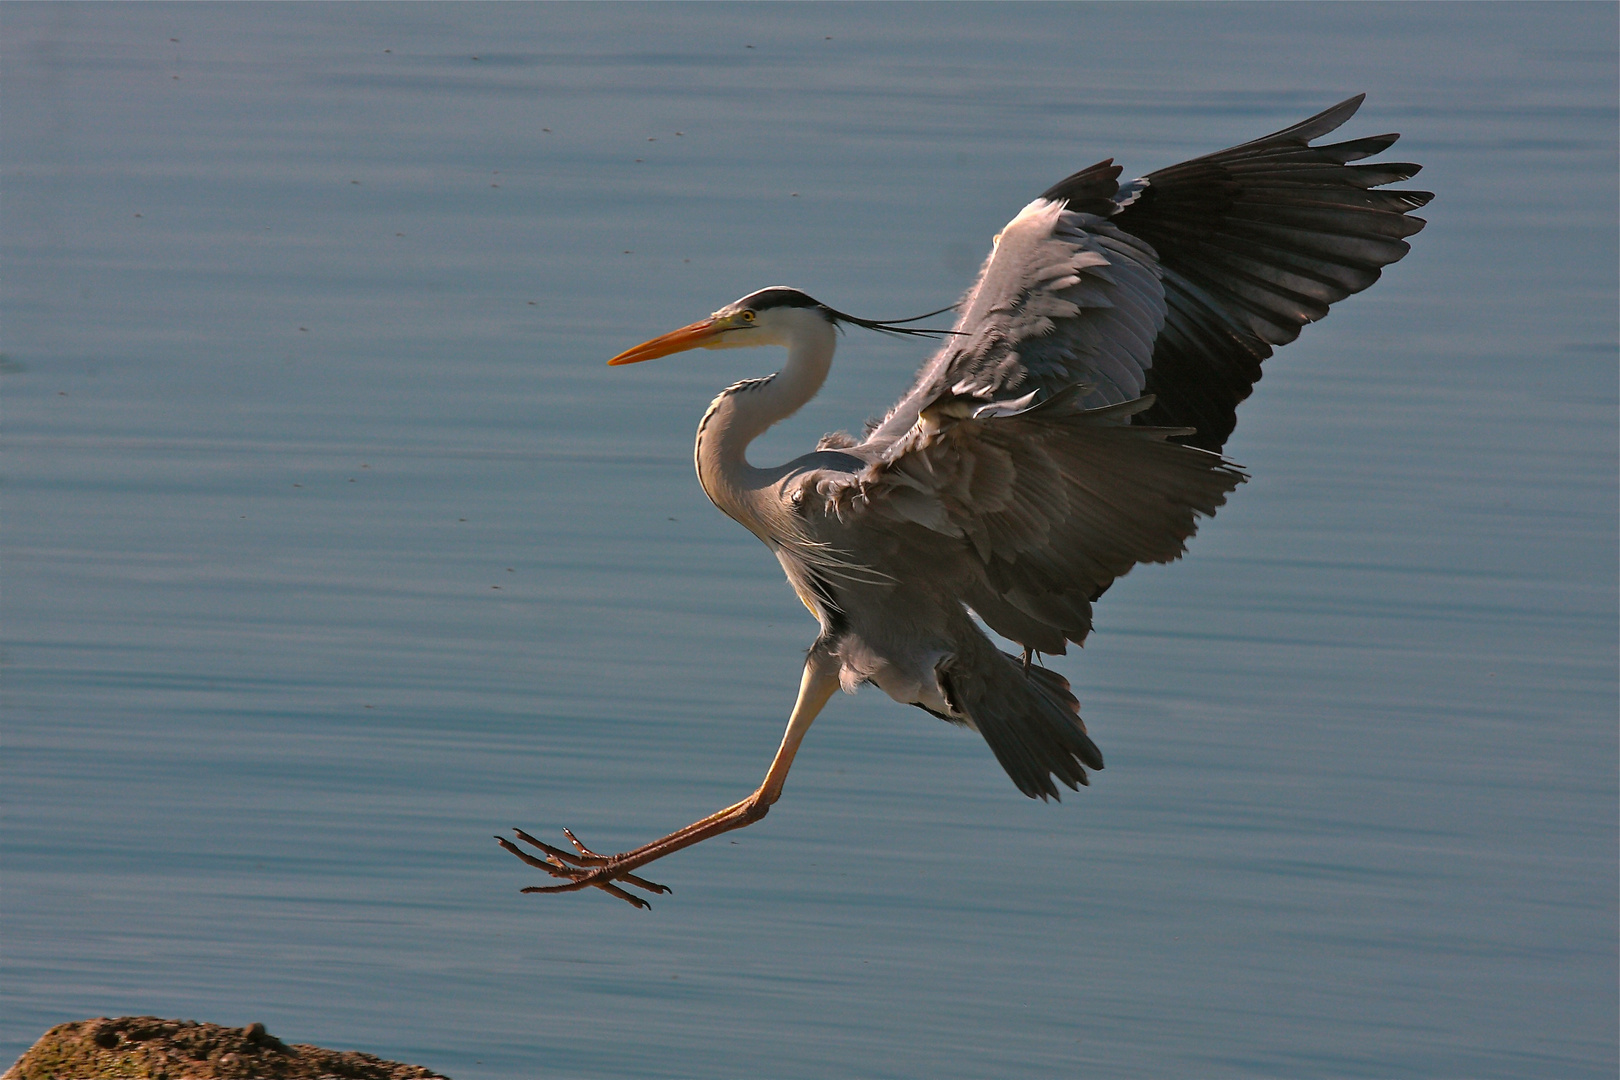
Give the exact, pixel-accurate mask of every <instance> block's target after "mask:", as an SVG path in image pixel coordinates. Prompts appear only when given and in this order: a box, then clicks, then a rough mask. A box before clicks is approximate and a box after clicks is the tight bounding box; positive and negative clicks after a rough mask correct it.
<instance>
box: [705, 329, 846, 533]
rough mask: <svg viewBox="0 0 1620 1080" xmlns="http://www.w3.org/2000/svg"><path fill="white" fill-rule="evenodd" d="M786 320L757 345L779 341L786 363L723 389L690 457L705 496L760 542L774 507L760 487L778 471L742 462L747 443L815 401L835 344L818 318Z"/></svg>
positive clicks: (774, 478) (832, 334)
mask: <svg viewBox="0 0 1620 1080" xmlns="http://www.w3.org/2000/svg"><path fill="white" fill-rule="evenodd" d="M784 315H785V317H784V318H783V319H782V322H783V323H784V326H783V330H782V331H781V333H780V334H778V335H775V337H776V339H777V340H766V341H761V342H759V344H785V345H786V346H787V349H788V356H787V363H786V364H783V365H782V370H781V371H779V372H777V373H776V374H775V375H769V376H767V377H765V378H763V379H746V380H744V381H743V382H740V383H737V384H735V385H734V386H729V387H727V388H726V389H725V390H722V391H721V392H720V396H719V397H717V398H715V399H714V401H713V402H711V403H710V405H709V411H708V412H706V413H704V414H703V419H702V421H701V422H699V424H698V432H697V445H696V446H695V447H693V452H692V454H693V459H694V461H695V463H696V465H697V474H698V482H699V483H701V484H702V485H703V490H704V492H705V493H707V494H708V496H709V498H710V499H711V500H712V501H713V502H714V504H715V505H716V506H718V507H719V508H720V509H721V510H723V511H725V512H726V514H727V515H728V516H729V517H731V518H732V519H733V520H735V521H737V522H738V523H740V524H741V525H743V526H744V527H746V528H747V529H748V530H749V531H750V532H752V533H753V534H754V535H755V536H758V537H759V538H760V539H761V540H764V541H765V542H766V543H770V542H771V537H770V528H769V525H768V520H769V518H770V516H771V514H770V512H769V511H770V510H771V509H774V508H776V503H775V500H774V499H768V498H766V494H765V489H766V488H768V487H770V486H771V485H773V484H775V483H776V481H777V480H778V479H780V477H781V474H782V470H781V469H780V468H777V469H756V468H754V467H753V466H752V465H750V464H748V456H747V455H748V444H749V443H751V442H753V441H754V440H755V439H757V438H759V436H760V435H762V434H764V433H765V431H766V430H767V429H768V428H770V426H771V425H772V424H774V423H776V422H777V421H778V420H785V419H786V418H787V417H789V416H792V415H793V414H794V413H796V412H798V411H799V409H800V408H801V407H802V406H803V405H804V404H805V402H807V401H809V400H810V399H811V398H813V397H815V396H816V392H817V391H819V390H820V389H821V385H822V383H824V382H826V381H827V372H828V371H830V370H831V368H832V358H833V349H834V348H835V347H836V345H837V333H836V331H835V330H834V329H833V326H832V324H831V323H829V322H828V321H827V320H826V318H824V317H823V316H821V315H820V314H819V313H817V312H814V311H812V310H809V309H796V310H792V311H791V312H789V313H784Z"/></svg>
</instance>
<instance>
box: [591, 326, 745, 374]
mask: <svg viewBox="0 0 1620 1080" xmlns="http://www.w3.org/2000/svg"><path fill="white" fill-rule="evenodd" d="M724 329H726V326H725V324H724V323H723V322H721V321H720V320H718V319H714V318H708V319H704V320H703V321H702V322H695V323H693V324H692V325H690V326H683V327H681V328H680V329H679V330H671V331H670V332H669V333H667V334H663V335H661V336H659V337H655V338H653V339H652V340H651V341H643V342H642V343H641V344H640V345H637V346H636V347H635V348H633V349H626V350H624V352H622V353H620V354H619V355H618V356H615V357H614V358H613V359H611V360H609V361H608V363H609V364H610V365H612V366H613V367H618V366H619V365H620V364H639V363H641V362H642V361H643V360H656V359H658V358H659V357H660V356H668V355H669V354H670V353H678V352H685V351H686V350H687V349H695V348H697V347H698V346H700V345H702V344H703V343H704V342H705V341H707V340H709V339H710V338H712V337H715V336H716V335H718V334H719V333H720V332H721V331H722V330H724Z"/></svg>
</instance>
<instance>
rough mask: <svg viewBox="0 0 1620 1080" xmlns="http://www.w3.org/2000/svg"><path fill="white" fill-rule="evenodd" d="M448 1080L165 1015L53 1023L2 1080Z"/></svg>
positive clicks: (253, 1029)
mask: <svg viewBox="0 0 1620 1080" xmlns="http://www.w3.org/2000/svg"><path fill="white" fill-rule="evenodd" d="M98 1077H119V1078H127V1080H328V1078H330V1080H447V1078H446V1077H444V1076H441V1075H440V1074H439V1073H436V1072H434V1071H432V1070H431V1069H424V1068H422V1066H420V1065H404V1064H401V1063H400V1062H397V1061H384V1060H383V1059H382V1058H380V1057H376V1056H374V1055H372V1054H362V1053H360V1052H359V1051H357V1050H323V1049H322V1048H321V1047H319V1046H306V1045H304V1044H302V1043H293V1044H292V1045H291V1046H289V1045H287V1044H286V1043H284V1042H282V1041H281V1040H280V1039H278V1038H276V1037H275V1036H274V1035H271V1034H270V1033H269V1032H268V1031H266V1030H264V1025H263V1024H249V1025H248V1026H247V1027H245V1028H229V1027H221V1026H219V1025H218V1024H199V1023H197V1022H196V1021H195V1020H163V1019H161V1018H159V1017H156V1016H119V1017H114V1018H110V1019H109V1018H107V1017H102V1018H100V1019H97V1020H76V1021H74V1022H72V1023H68V1024H58V1025H56V1026H55V1027H53V1028H51V1030H49V1031H47V1032H46V1033H45V1034H44V1035H42V1036H41V1037H40V1040H39V1042H37V1043H35V1044H34V1045H33V1046H31V1047H29V1049H28V1052H27V1053H26V1054H24V1055H23V1056H22V1057H20V1058H18V1059H17V1063H16V1064H15V1065H13V1066H12V1067H11V1068H9V1069H7V1070H6V1073H5V1075H4V1076H0V1080H96V1078H98Z"/></svg>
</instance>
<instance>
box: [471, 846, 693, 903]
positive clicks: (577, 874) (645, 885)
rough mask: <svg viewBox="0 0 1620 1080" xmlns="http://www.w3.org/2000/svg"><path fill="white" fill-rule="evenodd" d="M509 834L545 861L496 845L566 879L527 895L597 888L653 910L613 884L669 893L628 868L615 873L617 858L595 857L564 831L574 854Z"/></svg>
mask: <svg viewBox="0 0 1620 1080" xmlns="http://www.w3.org/2000/svg"><path fill="white" fill-rule="evenodd" d="M512 831H513V832H514V833H516V834H517V838H518V839H519V840H521V841H523V842H524V843H525V844H529V845H531V846H533V847H536V848H539V849H540V850H541V851H543V852H544V853H545V855H546V857H545V858H544V859H540V858H536V857H535V856H533V855H530V854H529V853H528V852H526V851H524V850H523V849H522V848H520V847H518V846H517V845H516V844H514V843H512V841H510V840H508V839H506V837H504V836H497V837H496V838H495V842H496V843H498V844H500V845H501V847H503V848H505V849H506V850H507V851H509V852H511V853H512V854H513V855H516V856H517V857H518V858H519V859H522V860H523V861H524V862H526V863H528V864H529V865H530V866H533V867H537V868H539V869H541V870H544V871H545V872H546V873H548V874H550V875H551V876H552V877H555V878H566V879H567V884H565V885H531V886H529V887H528V888H527V889H524V890H523V891H524V892H526V893H557V892H575V891H577V890H579V889H585V888H597V889H601V890H602V891H603V892H605V893H608V894H610V895H612V896H617V897H618V898H619V899H620V900H623V901H624V902H625V903H627V904H631V905H633V906H635V907H638V908H643V909H645V908H650V907H652V905H651V904H649V903H647V901H645V900H643V899H642V898H641V897H639V896H636V895H634V894H632V893H628V892H626V891H625V890H623V889H621V888H619V886H617V885H615V884H614V882H615V881H622V882H624V883H625V884H626V885H634V886H635V887H636V888H638V889H645V890H647V891H648V892H650V893H667V892H669V891H670V890H669V888H668V886H665V885H660V884H658V883H657V882H654V881H648V880H647V879H646V878H644V877H638V876H637V875H635V874H632V873H630V871H629V869H628V868H626V869H622V870H621V869H616V868H615V866H614V863H615V862H616V861H617V860H618V858H619V857H618V856H609V855H598V854H597V853H596V852H594V851H592V850H591V849H590V848H588V847H586V846H585V845H584V844H582V843H580V842H579V838H578V837H576V836H575V835H574V834H573V833H571V832H569V831H568V830H567V829H564V830H563V835H564V836H566V837H568V842H569V843H570V844H572V845H573V846H574V850H573V851H568V850H566V849H564V848H560V847H553V846H552V845H550V844H548V843H546V842H545V841H543V840H536V839H535V838H534V837H532V836H530V835H529V834H528V833H526V832H524V831H523V830H522V829H516V828H514V829H513V830H512Z"/></svg>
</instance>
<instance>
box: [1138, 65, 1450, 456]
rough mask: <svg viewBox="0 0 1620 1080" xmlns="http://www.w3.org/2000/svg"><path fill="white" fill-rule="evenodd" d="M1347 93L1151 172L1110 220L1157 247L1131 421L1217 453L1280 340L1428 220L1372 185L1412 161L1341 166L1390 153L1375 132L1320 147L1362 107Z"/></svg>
mask: <svg viewBox="0 0 1620 1080" xmlns="http://www.w3.org/2000/svg"><path fill="white" fill-rule="evenodd" d="M1363 97H1364V95H1359V94H1358V95H1357V96H1355V97H1353V98H1350V99H1349V100H1347V101H1344V102H1341V103H1340V104H1338V105H1335V106H1334V107H1333V108H1331V109H1328V110H1326V111H1325V112H1322V113H1319V114H1317V115H1316V116H1313V117H1311V118H1310V119H1309V120H1305V121H1303V122H1301V123H1298V124H1295V125H1294V126H1293V127H1290V128H1285V129H1284V130H1282V131H1279V132H1276V133H1275V134H1272V135H1267V136H1265V137H1264V138H1260V139H1255V140H1254V141H1253V142H1247V143H1244V144H1243V145H1241V146H1234V147H1232V148H1231V149H1229V150H1222V151H1221V152H1219V153H1216V154H1210V155H1208V156H1206V157H1201V158H1196V159H1194V160H1192V161H1188V162H1184V163H1183V164H1180V165H1174V166H1171V167H1170V168H1168V169H1161V170H1159V171H1158V172H1153V173H1149V174H1148V175H1147V176H1146V177H1145V178H1144V179H1145V184H1144V185H1143V187H1142V189H1141V190H1140V192H1139V193H1138V194H1137V196H1136V198H1135V199H1134V200H1133V201H1132V202H1131V203H1130V204H1129V205H1126V206H1124V207H1123V208H1121V209H1120V211H1119V213H1118V214H1117V215H1115V217H1114V219H1113V221H1114V223H1115V224H1116V225H1117V226H1119V228H1121V229H1123V230H1124V231H1126V232H1128V233H1130V234H1131V235H1132V236H1136V237H1140V238H1141V239H1143V240H1145V241H1147V242H1148V243H1149V244H1151V245H1153V248H1154V250H1155V251H1156V252H1157V254H1158V261H1159V267H1160V269H1161V271H1162V272H1163V281H1164V292H1165V306H1166V309H1167V314H1166V317H1165V325H1164V328H1163V330H1161V331H1160V333H1159V337H1158V340H1157V342H1156V343H1155V346H1154V350H1153V363H1152V367H1151V369H1150V370H1149V372H1148V376H1147V383H1146V387H1145V389H1146V392H1148V393H1152V394H1154V395H1156V396H1157V398H1158V401H1157V404H1156V405H1155V407H1154V408H1152V409H1150V410H1148V411H1147V412H1145V413H1143V414H1142V415H1141V417H1140V418H1139V422H1141V423H1145V424H1164V425H1170V426H1183V425H1185V426H1188V427H1194V428H1197V429H1198V430H1197V434H1195V435H1193V436H1190V437H1189V438H1188V440H1187V441H1188V442H1190V443H1191V444H1192V445H1194V446H1201V447H1203V448H1204V449H1207V450H1219V449H1220V448H1221V447H1222V446H1223V445H1224V444H1225V442H1226V439H1227V437H1228V436H1229V435H1231V433H1232V429H1233V427H1234V426H1235V425H1236V423H1237V406H1238V403H1239V402H1241V401H1242V400H1243V399H1244V398H1246V397H1248V396H1249V393H1250V391H1251V389H1252V388H1253V386H1254V384H1255V382H1256V381H1258V380H1259V378H1260V365H1261V362H1262V361H1264V360H1265V359H1266V358H1267V357H1269V356H1270V355H1271V353H1272V349H1273V347H1274V346H1277V345H1285V344H1287V343H1288V342H1290V341H1293V340H1294V339H1295V338H1296V337H1298V336H1299V331H1300V328H1301V327H1302V326H1304V325H1305V324H1306V323H1308V322H1315V321H1316V320H1317V319H1320V318H1321V317H1322V316H1324V315H1326V314H1327V312H1328V307H1329V305H1331V304H1333V303H1336V302H1337V301H1339V300H1342V299H1344V298H1345V297H1346V296H1349V295H1350V294H1351V293H1357V292H1360V291H1361V290H1362V289H1365V288H1366V287H1367V286H1369V285H1371V284H1372V283H1373V282H1375V281H1377V280H1378V277H1379V274H1380V272H1381V269H1382V268H1383V267H1384V266H1387V265H1388V264H1390V263H1392V262H1395V261H1397V260H1399V259H1400V258H1401V257H1402V256H1404V255H1405V254H1406V253H1407V251H1408V250H1410V248H1409V247H1408V245H1407V244H1406V241H1405V238H1406V237H1408V236H1411V235H1413V234H1414V233H1416V232H1418V231H1419V230H1421V229H1422V228H1423V226H1424V224H1425V222H1424V221H1423V220H1422V219H1421V218H1415V217H1412V216H1410V215H1411V211H1413V210H1416V209H1417V208H1418V207H1420V206H1423V205H1424V204H1425V203H1427V202H1428V201H1429V200H1430V199H1432V198H1433V197H1434V196H1433V195H1432V194H1431V193H1430V192H1427V191H1378V190H1375V189H1376V188H1379V187H1381V186H1383V185H1385V184H1391V183H1396V182H1398V181H1402V180H1407V179H1410V178H1411V177H1413V176H1415V175H1416V174H1417V172H1418V169H1419V166H1417V165H1412V164H1407V163H1396V162H1384V163H1379V164H1373V165H1351V164H1348V163H1349V162H1352V161H1359V160H1361V159H1362V158H1366V157H1370V156H1371V155H1373V154H1377V153H1380V152H1382V151H1384V150H1387V149H1388V148H1389V147H1390V146H1392V145H1394V143H1395V140H1396V139H1397V138H1399V136H1397V135H1377V136H1373V137H1371V138H1364V139H1356V140H1352V141H1349V142H1342V143H1335V144H1332V145H1328V146H1314V147H1313V146H1311V145H1310V142H1311V140H1312V139H1316V138H1319V137H1321V136H1323V135H1326V134H1327V133H1328V132H1330V131H1333V130H1334V129H1336V128H1337V127H1339V126H1340V125H1341V124H1343V123H1344V122H1345V121H1346V120H1348V119H1349V118H1350V117H1351V116H1352V115H1354V113H1355V111H1356V109H1357V108H1359V107H1360V105H1361V102H1362V98H1363Z"/></svg>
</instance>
